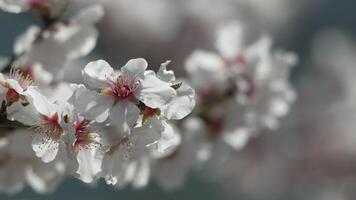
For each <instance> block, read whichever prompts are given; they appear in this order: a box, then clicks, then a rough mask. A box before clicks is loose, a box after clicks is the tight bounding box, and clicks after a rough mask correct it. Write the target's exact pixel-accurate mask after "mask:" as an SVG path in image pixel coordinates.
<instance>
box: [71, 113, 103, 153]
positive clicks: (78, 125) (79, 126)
mask: <svg viewBox="0 0 356 200" xmlns="http://www.w3.org/2000/svg"><path fill="white" fill-rule="evenodd" d="M90 123H91V122H90V121H88V120H86V119H84V118H83V117H80V116H78V117H77V120H76V121H75V122H74V124H73V128H74V129H75V138H76V140H75V142H74V145H73V147H74V149H75V150H76V151H77V152H78V151H79V150H80V149H82V148H90V145H95V144H97V143H96V138H97V135H96V134H95V133H92V132H91V130H90V128H89V126H90Z"/></svg>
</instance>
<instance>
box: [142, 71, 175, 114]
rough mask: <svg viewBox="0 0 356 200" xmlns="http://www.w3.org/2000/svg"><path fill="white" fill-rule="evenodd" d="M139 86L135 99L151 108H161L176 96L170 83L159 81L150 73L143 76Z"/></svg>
mask: <svg viewBox="0 0 356 200" xmlns="http://www.w3.org/2000/svg"><path fill="white" fill-rule="evenodd" d="M141 84H142V86H141V88H140V92H139V94H138V97H137V98H138V99H140V100H141V101H142V102H143V103H144V104H145V105H146V106H148V107H151V108H159V107H161V106H163V105H164V104H166V103H168V102H169V101H170V100H171V99H172V98H173V97H174V96H175V95H176V94H177V93H176V91H175V90H174V89H173V88H172V87H171V84H170V83H167V82H164V81H161V80H160V79H158V78H157V77H156V76H155V75H154V74H152V73H147V74H145V78H144V80H143V81H142V83H141Z"/></svg>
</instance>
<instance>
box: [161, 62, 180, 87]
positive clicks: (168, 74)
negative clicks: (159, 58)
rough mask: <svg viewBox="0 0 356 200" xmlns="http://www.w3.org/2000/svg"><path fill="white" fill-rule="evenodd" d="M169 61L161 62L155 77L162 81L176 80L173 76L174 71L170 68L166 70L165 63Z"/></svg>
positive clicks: (170, 81)
mask: <svg viewBox="0 0 356 200" xmlns="http://www.w3.org/2000/svg"><path fill="white" fill-rule="evenodd" d="M170 62H171V61H166V62H165V63H162V64H161V66H160V68H159V70H158V72H157V77H158V78H159V79H161V80H162V81H165V82H169V83H172V82H174V81H175V80H176V77H175V76H174V72H173V71H172V70H167V65H168V64H169V63H170Z"/></svg>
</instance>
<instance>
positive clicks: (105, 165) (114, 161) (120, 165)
mask: <svg viewBox="0 0 356 200" xmlns="http://www.w3.org/2000/svg"><path fill="white" fill-rule="evenodd" d="M126 153H127V151H126V149H124V148H121V147H120V146H119V147H118V148H117V149H116V150H115V151H114V153H112V154H106V155H105V156H104V158H103V162H102V166H101V168H102V172H101V173H100V174H101V176H102V177H104V178H105V181H106V183H107V184H110V185H116V184H117V183H118V182H119V181H120V182H121V181H123V180H122V179H124V175H125V167H126V165H127V159H126V157H125V156H126V155H127V154H126Z"/></svg>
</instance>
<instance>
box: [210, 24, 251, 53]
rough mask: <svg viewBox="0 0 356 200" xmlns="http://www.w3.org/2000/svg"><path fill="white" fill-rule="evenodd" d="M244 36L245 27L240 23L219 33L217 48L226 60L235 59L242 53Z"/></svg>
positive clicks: (225, 27) (220, 30) (229, 26)
mask: <svg viewBox="0 0 356 200" xmlns="http://www.w3.org/2000/svg"><path fill="white" fill-rule="evenodd" d="M243 34H244V32H243V27H242V24H241V23H240V22H233V23H230V24H227V25H225V26H223V27H222V28H220V29H219V30H218V32H217V36H216V38H217V41H216V44H215V45H216V48H217V49H218V50H219V51H220V53H221V54H222V55H223V56H224V57H225V58H233V57H234V56H236V55H237V54H239V53H241V49H242V47H243V42H244V41H243V39H244V38H243V36H244V35H243Z"/></svg>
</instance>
